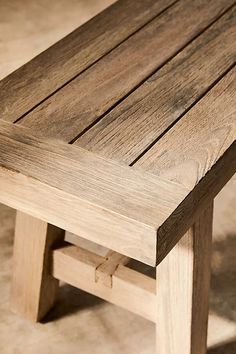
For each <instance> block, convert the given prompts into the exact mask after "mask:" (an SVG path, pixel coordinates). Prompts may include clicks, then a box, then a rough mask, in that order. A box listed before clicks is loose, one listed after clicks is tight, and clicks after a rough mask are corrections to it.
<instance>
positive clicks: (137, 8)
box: [0, 0, 230, 121]
mask: <svg viewBox="0 0 236 354" xmlns="http://www.w3.org/2000/svg"><path fill="white" fill-rule="evenodd" d="M173 1H174V0H159V1H155V0H146V1H145V2H144V1H142V0H135V1H133V0H121V1H117V2H116V3H115V4H114V5H112V6H111V7H109V8H107V9H106V10H104V11H103V12H101V13H100V14H98V15H97V16H96V17H94V18H93V19H92V20H90V21H89V22H87V23H86V24H84V25H83V26H81V27H79V28H78V29H76V30H75V31H74V32H72V33H71V34H69V35H68V36H66V37H65V38H63V39H62V40H61V41H59V42H57V43H56V44H55V45H53V46H52V47H50V48H49V49H48V50H46V51H44V52H43V53H42V54H40V55H38V56H37V57H36V58H34V59H33V60H31V61H30V62H29V63H27V64H26V65H24V66H23V67H21V68H20V69H18V70H17V71H15V72H14V73H13V74H11V75H9V76H8V77H7V78H5V79H3V80H2V81H1V82H0V101H1V106H0V116H1V118H2V117H4V118H5V119H7V120H10V121H14V120H16V119H17V118H19V117H20V116H21V115H23V114H24V113H25V112H26V111H28V110H30V109H31V108H32V107H34V106H35V105H37V104H38V103H39V102H40V101H42V100H44V99H45V97H47V96H49V95H51V94H52V93H53V92H54V91H55V90H58V89H59V88H60V87H61V86H62V85H64V84H65V83H66V82H67V81H69V80H71V79H72V78H73V77H74V76H76V75H78V74H79V73H80V72H82V71H83V70H85V69H86V68H87V67H88V66H90V65H92V64H93V63H94V62H95V61H97V60H98V59H99V58H101V57H102V56H103V55H105V54H106V53H108V52H109V51H110V50H112V49H113V48H114V47H115V46H117V45H118V44H119V43H121V42H122V41H124V40H125V39H126V38H127V37H129V36H130V35H131V34H132V33H134V32H135V31H137V30H138V29H139V28H140V27H142V26H143V25H144V24H145V23H147V22H148V21H150V20H151V19H152V18H154V17H155V16H157V15H158V13H160V12H161V11H163V10H164V9H165V8H166V7H168V6H169V5H171V4H172V3H173ZM228 2H230V1H228ZM221 7H223V8H224V6H223V5H222V6H218V5H216V12H217V11H222V9H221ZM131 15H132V16H131ZM32 92H33V93H34V94H33V95H32Z"/></svg>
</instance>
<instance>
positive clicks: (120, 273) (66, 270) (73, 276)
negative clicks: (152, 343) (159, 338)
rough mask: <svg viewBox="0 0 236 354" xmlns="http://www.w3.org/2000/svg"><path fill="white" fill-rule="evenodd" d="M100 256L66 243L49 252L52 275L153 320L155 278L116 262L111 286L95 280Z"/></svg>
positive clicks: (100, 260) (154, 318)
mask: <svg viewBox="0 0 236 354" xmlns="http://www.w3.org/2000/svg"><path fill="white" fill-rule="evenodd" d="M104 261H105V259H104V258H103V257H101V256H98V255H96V254H93V253H91V252H89V251H87V250H84V249H81V248H78V247H75V246H68V247H64V248H59V249H56V250H55V251H53V268H52V269H53V272H52V274H53V276H54V277H55V278H57V279H60V280H63V281H65V282H66V283H68V284H71V285H73V286H75V287H78V288H80V289H82V290H84V291H87V292H89V293H91V294H94V295H96V296H98V297H101V298H103V299H104V300H106V301H109V302H111V303H113V304H116V305H118V306H121V307H123V308H125V309H127V310H129V311H132V312H134V313H136V314H139V315H140V316H142V317H144V318H147V319H148V320H151V321H153V322H155V320H156V317H155V307H156V306H155V304H156V294H155V280H154V279H151V278H149V277H148V276H146V275H144V274H141V273H139V272H137V271H135V270H132V269H129V268H128V267H125V266H123V265H119V266H118V267H117V269H116V270H115V272H114V274H113V275H112V287H108V286H106V285H104V284H103V283H102V282H96V281H95V270H96V268H97V267H98V266H99V264H101V263H102V262H104Z"/></svg>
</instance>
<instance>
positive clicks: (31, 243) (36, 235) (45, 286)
mask: <svg viewBox="0 0 236 354" xmlns="http://www.w3.org/2000/svg"><path fill="white" fill-rule="evenodd" d="M63 238H64V232H63V231H62V230H61V229H58V228H56V227H55V226H52V225H49V224H47V223H46V222H44V221H41V220H39V219H36V218H34V217H32V216H29V215H26V214H24V213H21V212H17V217H16V228H15V240H14V255H13V279H12V289H11V290H12V291H11V308H12V310H13V311H14V312H16V313H19V314H21V315H23V316H24V317H26V318H28V319H30V320H33V321H39V320H41V319H42V318H43V317H44V316H45V314H46V313H47V312H48V311H49V309H50V308H51V307H52V306H53V304H54V300H55V296H56V292H57V289H58V281H57V280H56V279H54V278H53V277H52V276H51V275H50V274H49V270H50V269H49V268H50V260H49V258H50V257H49V251H50V248H51V246H52V244H54V243H55V242H56V241H59V240H61V239H63Z"/></svg>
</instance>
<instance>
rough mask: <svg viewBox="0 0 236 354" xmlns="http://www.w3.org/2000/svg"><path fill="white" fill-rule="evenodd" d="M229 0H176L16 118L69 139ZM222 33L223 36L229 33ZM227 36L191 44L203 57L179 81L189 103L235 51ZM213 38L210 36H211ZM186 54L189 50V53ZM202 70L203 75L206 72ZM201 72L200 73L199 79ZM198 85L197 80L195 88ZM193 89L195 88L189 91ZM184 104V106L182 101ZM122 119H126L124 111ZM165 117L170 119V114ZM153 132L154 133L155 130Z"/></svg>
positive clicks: (82, 129) (165, 57) (188, 38)
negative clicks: (224, 43) (218, 48)
mask: <svg viewBox="0 0 236 354" xmlns="http://www.w3.org/2000/svg"><path fill="white" fill-rule="evenodd" d="M231 4H232V1H231V0H230V1H227V2H225V0H224V1H222V0H220V1H219V0H217V1H214V2H212V1H211V2H208V1H205V0H204V1H202V0H201V1H192V0H185V1H179V2H177V3H176V4H175V5H173V6H171V7H170V8H169V9H168V10H167V11H165V12H164V13H163V14H162V15H161V16H158V17H157V18H155V19H154V20H153V21H151V22H150V23H149V24H148V25H147V26H145V27H144V28H142V29H141V30H140V31H138V32H137V33H136V34H134V35H133V36H131V37H130V38H129V39H128V40H126V41H125V42H124V43H122V44H121V45H120V46H119V47H117V48H116V49H115V50H113V51H112V52H111V53H109V54H108V55H106V56H105V57H104V58H102V59H101V60H100V61H99V62H97V63H96V64H95V65H93V66H92V67H91V68H89V69H88V70H86V71H85V72H84V73H83V74H82V75H79V76H78V77H77V78H76V79H75V80H73V81H72V82H71V83H70V84H69V85H67V86H65V87H63V88H62V89H61V90H60V91H59V92H57V93H56V94H55V95H53V96H51V97H50V98H49V99H47V100H46V101H45V102H43V103H42V104H41V105H40V106H39V107H37V108H36V109H35V110H33V111H32V112H31V113H29V114H28V115H27V116H25V117H24V118H23V119H22V121H20V124H23V125H24V126H27V127H30V128H31V129H33V130H34V131H35V132H40V133H43V134H44V135H46V136H53V137H57V138H60V139H62V140H65V141H67V142H69V141H71V140H73V139H74V138H75V137H76V136H78V135H80V134H81V133H82V132H83V131H84V129H86V128H87V127H88V126H89V125H90V124H92V123H94V122H95V121H96V120H97V119H98V118H99V117H100V116H101V115H103V114H105V112H107V110H109V109H110V108H111V107H113V106H114V105H115V104H117V102H119V100H121V99H122V98H124V97H125V96H126V95H127V94H129V93H130V92H131V91H132V90H133V89H134V88H136V87H137V86H138V85H139V84H140V83H141V82H142V81H143V80H145V79H146V78H147V77H148V76H150V75H151V74H152V73H153V72H155V71H156V70H157V69H158V67H160V66H161V65H163V64H164V63H165V62H166V61H167V60H168V59H169V58H170V57H172V56H173V55H175V54H176V53H177V52H178V51H179V50H180V49H181V48H183V47H184V46H185V45H186V44H187V43H188V42H189V41H191V40H192V39H193V38H194V37H195V36H196V35H197V34H199V33H201V31H202V30H204V29H205V28H206V27H207V26H208V25H209V24H210V23H211V22H212V21H214V20H215V19H216V18H217V17H218V16H219V14H220V13H221V12H222V11H223V10H225V8H226V6H229V5H231ZM196 12H198V16H196ZM183 18H184V21H183ZM231 22H233V20H231ZM234 22H235V18H234ZM234 24H235V23H232V24H231V32H233V30H232V27H233V25H234ZM222 25H223V28H224V27H226V28H225V31H227V29H228V27H230V24H229V25H227V19H226V20H225V23H224V22H223V23H221V24H220V25H219V27H218V28H216V30H215V32H214V33H213V37H214V36H216V35H217V31H219V28H220V26H222ZM228 32H229V34H230V36H229V37H230V38H232V37H233V33H230V29H229V30H228ZM176 33H178V36H176ZM223 37H224V34H222V37H221V39H220V38H219V39H218V42H217V39H216V40H215V42H216V43H215V44H219V43H222V40H223ZM225 37H226V38H227V33H226V34H225ZM147 38H148V40H147ZM230 38H229V39H227V41H228V43H230V45H227V46H226V49H225V50H224V51H222V50H221V51H220V53H219V54H218V55H216V53H217V51H216V50H215V51H213V52H212V53H211V51H212V47H213V45H212V46H210V45H211V43H210V44H209V49H208V51H207V49H206V42H207V41H210V39H209V36H208V37H203V40H202V42H200V43H199V42H197V43H196V46H195V48H194V49H192V51H194V50H195V51H196V48H198V46H199V45H200V46H203V49H202V51H200V53H199V57H201V56H202V58H201V61H200V63H198V68H199V66H202V62H203V64H204V65H205V67H203V68H202V73H201V77H200V76H199V77H197V78H196V67H197V61H198V58H196V63H195V67H193V68H192V71H193V72H195V75H194V74H193V75H194V76H195V82H194V84H195V87H194V84H193V83H192V77H191V76H190V77H189V80H188V83H189V88H188V87H187V83H186V87H183V86H184V83H185V80H184V79H183V82H182V87H183V88H182V92H183V91H184V94H186V92H187V90H188V89H189V92H190V93H192V95H193V97H191V96H190V98H189V101H190V103H191V102H193V100H194V98H195V99H196V96H197V97H199V96H200V95H201V93H202V92H203V91H204V90H206V88H207V87H209V85H210V83H211V82H212V81H214V79H217V77H219V76H220V74H221V73H222V72H224V70H225V69H226V68H227V67H228V66H229V65H230V64H231V63H232V60H233V58H232V57H233V54H234V55H235V41H234V40H233V39H231V41H230ZM212 40H214V38H213V39H212ZM231 42H232V44H231ZM204 44H205V46H204ZM204 51H205V53H204ZM221 52H222V53H221ZM190 54H191V50H190V53H189V52H188V53H187V55H190ZM208 54H209V55H210V57H211V62H210V63H209V64H207V59H206V56H207V55H208ZM215 57H218V59H219V64H217V65H218V67H217V68H216V70H215V74H214V75H213V78H211V72H210V71H211V69H212V66H213V65H214V62H213V61H215V62H217V59H216V58H215ZM230 57H231V58H230ZM193 59H194V58H193ZM182 60H183V59H182ZM190 60H191V58H190ZM178 64H179V63H177V66H178ZM227 64H228V65H227ZM183 66H184V65H183ZM183 66H182V67H180V70H179V72H178V74H179V76H181V74H182V75H183V76H185V75H186V67H187V64H186V67H185V72H183V73H182V72H181V69H182V68H183ZM205 72H206V73H205ZM205 74H206V77H204V75H205ZM171 75H175V73H171ZM175 76H176V75H175ZM202 78H204V79H203V83H202V84H201V79H202ZM165 80H166V82H168V78H165ZM172 80H173V79H172ZM171 84H173V82H171ZM178 84H179V83H178ZM179 85H180V84H179ZM197 85H198V86H200V87H199V89H198V88H197ZM176 86H177V85H176V84H175V85H174V87H173V91H174V90H175V91H176V89H177V90H178V89H179V87H178V86H177V87H176ZM160 87H162V84H161V83H160V86H159V89H160ZM170 87H171V86H170ZM194 89H195V94H194V92H193V90H194ZM167 90H168V88H167ZM157 91H158V89H156V92H157ZM145 94H146V92H145ZM182 94H183V93H182ZM180 95H181V93H180V94H179V96H178V99H179V101H180V98H181V97H180ZM163 96H164V97H165V102H168V101H169V100H168V96H167V95H166V94H165V93H164V94H163ZM171 96H172V92H171V93H170V97H171ZM136 97H137V96H136ZM176 99H177V98H176ZM149 103H150V102H148V103H147V106H146V105H145V107H149V105H148V104H149ZM173 103H174V102H172V101H170V102H169V104H170V107H172V106H173ZM180 104H181V103H179V105H180ZM182 105H183V106H184V104H183V103H182ZM186 105H187V104H186ZM175 106H176V105H175ZM134 108H135V110H136V109H137V107H134ZM156 108H157V107H156ZM118 112H119V113H118V115H120V113H121V110H120V106H118ZM2 117H3V118H4V119H7V116H6V117H4V115H2ZM125 117H126V116H125ZM131 119H132V121H133V120H135V121H136V119H137V118H136V116H135V118H133V115H132V118H131ZM121 120H124V117H123V116H122V117H121ZM168 122H169V123H170V119H169V120H168ZM104 124H105V125H107V121H105V123H104ZM163 125H164V124H163ZM163 125H162V126H163ZM138 128H140V130H138V129H137V128H136V126H134V127H132V128H131V129H132V131H133V132H135V133H136V134H137V135H136V139H137V140H138V141H140V140H141V139H145V137H141V136H139V135H140V132H142V127H138ZM102 129H103V127H102ZM123 129H125V130H127V135H128V133H129V129H130V126H128V129H127V128H126V127H124V126H122V127H121V130H123ZM144 129H145V130H150V131H151V130H152V129H153V127H152V126H148V125H147V126H146V127H145V128H144ZM115 131H116V130H115V129H114V127H112V126H111V134H110V135H112V137H113V136H114V132H115ZM153 134H155V131H154V133H153ZM128 137H129V136H128ZM132 139H133V136H130V137H129V141H132ZM136 139H135V140H136ZM146 139H147V140H148V137H146ZM91 140H93V139H91ZM107 140H108V141H109V142H110V140H111V136H109V137H107ZM121 144H122V142H121ZM117 145H119V143H117ZM111 146H112V145H111ZM124 148H126V145H124ZM128 148H129V147H128ZM141 148H142V147H141V146H140V147H139V150H141ZM94 149H96V148H94ZM126 150H127V149H126ZM128 150H129V149H128Z"/></svg>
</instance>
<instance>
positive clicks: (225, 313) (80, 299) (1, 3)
mask: <svg viewBox="0 0 236 354" xmlns="http://www.w3.org/2000/svg"><path fill="white" fill-rule="evenodd" d="M112 2H113V1H112V0H87V1H84V0H80V1H79V0H77V1H76V0H67V1H66V0H57V1H55V0H52V1H50V2H49V1H46V0H40V1H29V0H24V1H23V0H12V1H6V0H0V78H3V77H4V76H6V75H7V74H9V73H10V72H11V71H13V70H14V69H16V68H17V67H19V66H20V65H22V64H24V63H25V62H27V61H28V60H29V59H31V58H32V57H33V56H35V55H36V54H38V53H39V52H41V51H42V50H44V49H46V48H47V47H48V46H49V45H51V44H53V43H54V42H55V41H57V40H58V39H60V38H61V37H63V36H64V35H66V34H67V33H69V32H70V31H72V30H73V29H74V28H76V27H77V26H79V25H80V24H82V23H83V22H85V21H86V20H87V19H89V18H90V17H91V16H93V15H94V14H96V13H97V12H98V11H100V10H102V9H103V8H104V7H105V6H107V5H109V4H110V3H112ZM14 217H15V212H14V211H13V210H11V209H9V208H6V207H4V206H0V264H1V266H0V294H1V296H0V353H4V354H21V353H24V354H40V353H45V354H49V353H59V354H68V353H70V354H77V353H84V354H91V353H99V354H110V353H114V354H121V353H122V354H132V353H140V354H152V353H153V352H154V340H155V329H154V325H152V324H151V323H149V322H148V321H146V320H144V319H142V318H139V317H137V316H135V315H133V314H131V313H129V312H127V311H125V310H122V309H120V308H118V307H115V306H113V305H110V304H108V303H104V302H103V301H101V300H99V299H97V298H95V297H92V296H91V295H88V294H86V293H83V292H81V291H79V290H76V289H73V288H72V287H70V286H68V285H63V286H62V287H61V291H60V295H59V300H58V303H57V306H56V308H55V309H54V310H53V311H52V313H51V314H50V315H49V317H50V322H49V323H47V324H36V325H35V324H31V323H29V322H27V321H26V320H24V319H21V318H19V317H17V316H15V315H13V314H12V313H10V311H9V309H8V299H9V285H10V274H11V260H12V242H13V226H14ZM235 254H236V178H235V177H234V178H233V179H232V181H230V183H228V185H226V187H225V188H224V190H223V191H222V192H221V194H220V195H219V196H218V197H217V199H216V203H215V224H214V244H213V256H212V270H213V272H212V286H211V288H212V290H211V301H210V303H211V314H210V322H209V338H208V344H209V354H234V353H235V352H236V257H235Z"/></svg>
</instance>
